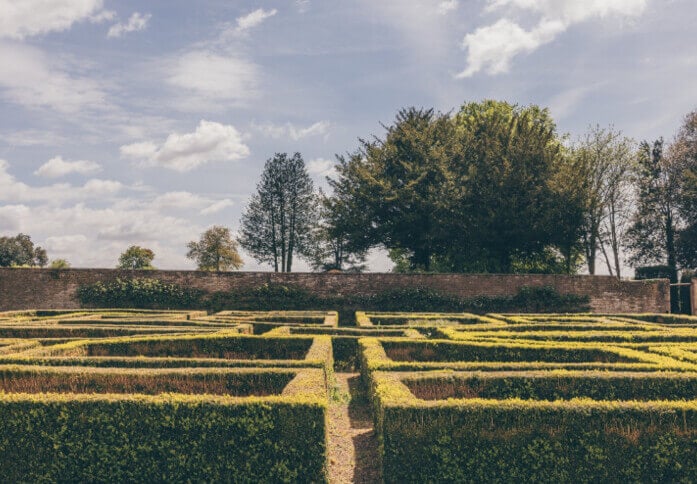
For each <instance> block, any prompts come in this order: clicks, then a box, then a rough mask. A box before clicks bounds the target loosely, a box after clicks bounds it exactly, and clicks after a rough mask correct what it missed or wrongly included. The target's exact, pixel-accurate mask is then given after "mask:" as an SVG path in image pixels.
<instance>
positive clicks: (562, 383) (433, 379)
mask: <svg viewBox="0 0 697 484" xmlns="http://www.w3.org/2000/svg"><path fill="white" fill-rule="evenodd" d="M401 380H402V383H404V384H405V385H406V386H407V387H408V388H409V390H410V391H411V392H412V393H413V394H414V396H416V397H417V398H420V399H423V400H447V399H448V398H456V399H457V398H482V399H495V400H507V399H512V398H520V399H524V400H548V401H555V400H570V399H573V398H591V399H593V400H636V401H649V400H691V399H694V398H695V397H696V396H697V374H696V373H676V372H642V373H639V372H637V373H628V372H619V371H613V372H610V371H567V370H551V371H549V370H548V371H539V370H538V371H516V372H506V371H501V372H428V373H421V374H418V373H417V374H414V375H410V374H406V375H404V376H403V377H402V378H401Z"/></svg>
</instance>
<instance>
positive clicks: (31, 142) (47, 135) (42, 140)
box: [0, 129, 66, 146]
mask: <svg viewBox="0 0 697 484" xmlns="http://www.w3.org/2000/svg"><path fill="white" fill-rule="evenodd" d="M0 139H2V140H3V141H4V142H5V143H7V144H8V145H11V146H56V145H61V144H63V143H64V142H65V141H66V139H65V138H64V137H63V136H61V135H59V134H57V133H53V132H50V131H41V130H38V129H25V130H20V131H12V132H10V133H5V134H2V135H0Z"/></svg>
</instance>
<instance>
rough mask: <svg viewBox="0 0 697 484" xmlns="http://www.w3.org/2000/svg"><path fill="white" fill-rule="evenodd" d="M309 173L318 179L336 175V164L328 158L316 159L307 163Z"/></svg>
mask: <svg viewBox="0 0 697 484" xmlns="http://www.w3.org/2000/svg"><path fill="white" fill-rule="evenodd" d="M307 172H308V173H309V174H310V175H315V176H317V177H325V176H328V177H333V176H334V175H336V163H335V162H333V161H332V160H328V159H326V158H315V159H313V160H310V161H308V162H307Z"/></svg>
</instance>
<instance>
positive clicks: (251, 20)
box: [235, 8, 278, 34]
mask: <svg viewBox="0 0 697 484" xmlns="http://www.w3.org/2000/svg"><path fill="white" fill-rule="evenodd" d="M277 13H278V10H276V9H275V8H274V9H272V10H264V9H263V8H259V9H256V10H254V11H253V12H250V13H248V14H247V15H244V16H242V17H238V18H237V26H236V27H235V32H236V33H237V34H243V33H245V32H247V31H248V30H250V29H253V28H254V27H256V26H258V25H260V24H261V23H262V22H263V21H264V20H266V19H268V18H270V17H273V16H274V15H276V14H277Z"/></svg>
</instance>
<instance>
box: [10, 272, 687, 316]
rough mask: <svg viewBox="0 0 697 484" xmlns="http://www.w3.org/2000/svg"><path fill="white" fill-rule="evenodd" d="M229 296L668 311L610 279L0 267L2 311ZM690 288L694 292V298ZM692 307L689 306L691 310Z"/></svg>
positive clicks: (665, 303) (662, 289) (650, 285)
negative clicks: (114, 299)
mask: <svg viewBox="0 0 697 484" xmlns="http://www.w3.org/2000/svg"><path fill="white" fill-rule="evenodd" d="M134 276H136V277H150V278H157V279H160V280H162V281H165V282H169V283H176V284H180V285H183V286H188V287H193V288H198V289H203V290H205V291H211V292H214V291H228V290H231V289H237V288H241V287H255V286H259V285H262V284H266V283H278V284H286V285H294V286H298V287H303V288H305V289H308V290H310V291H313V292H315V293H316V294H318V295H319V296H332V295H333V296H336V295H339V296H342V295H343V296H346V295H370V294H376V293H380V292H384V291H388V290H393V289H401V288H408V287H428V288H431V289H434V290H436V291H439V292H443V293H448V294H453V295H456V296H460V297H463V298H472V297H476V296H506V295H514V294H516V293H517V292H518V290H519V289H520V288H521V287H523V286H551V287H554V288H555V289H556V290H557V291H558V292H560V293H570V294H577V295H586V296H589V298H590V306H591V308H592V310H593V311H594V312H607V313H615V312H628V313H629V312H633V313H636V312H647V313H664V312H669V310H670V291H669V283H668V280H667V279H666V280H663V279H660V280H645V281H618V280H617V279H615V278H613V277H610V276H564V275H536V274H535V275H528V274H518V275H506V274H381V273H365V274H342V273H337V274H327V273H290V274H278V273H273V272H224V273H210V272H201V271H147V272H146V271H135V272H132V271H122V270H115V269H64V270H55V269H14V268H0V310H10V309H28V308H42V309H70V308H77V307H79V303H78V301H77V300H76V299H75V291H76V290H77V288H78V287H79V286H81V285H83V284H92V283H95V282H97V281H110V280H113V279H116V278H117V277H120V278H131V277H134ZM696 290H697V289H696V288H695V284H693V287H692V291H693V297H695V291H696ZM694 307H695V305H694V304H693V308H694Z"/></svg>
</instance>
